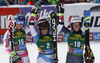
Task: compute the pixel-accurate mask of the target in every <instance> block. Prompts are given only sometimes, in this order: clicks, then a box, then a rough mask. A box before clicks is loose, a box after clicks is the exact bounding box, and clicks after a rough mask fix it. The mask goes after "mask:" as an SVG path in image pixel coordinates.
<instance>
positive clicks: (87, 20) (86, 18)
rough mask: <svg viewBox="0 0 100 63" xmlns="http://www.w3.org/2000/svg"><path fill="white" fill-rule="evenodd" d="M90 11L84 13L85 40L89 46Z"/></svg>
mask: <svg viewBox="0 0 100 63" xmlns="http://www.w3.org/2000/svg"><path fill="white" fill-rule="evenodd" d="M89 24H90V11H89V10H87V11H86V12H85V14H84V27H85V36H86V37H85V40H86V42H85V43H86V46H89V29H90V25H89Z"/></svg>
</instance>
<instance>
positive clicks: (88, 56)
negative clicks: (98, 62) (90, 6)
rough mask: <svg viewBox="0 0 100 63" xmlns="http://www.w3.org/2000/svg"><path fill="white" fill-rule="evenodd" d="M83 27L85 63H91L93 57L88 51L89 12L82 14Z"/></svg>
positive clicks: (89, 50)
mask: <svg viewBox="0 0 100 63" xmlns="http://www.w3.org/2000/svg"><path fill="white" fill-rule="evenodd" d="M84 27H85V54H84V57H85V63H93V62H94V56H93V52H92V50H91V49H90V43H89V30H90V10H87V11H85V12H84Z"/></svg>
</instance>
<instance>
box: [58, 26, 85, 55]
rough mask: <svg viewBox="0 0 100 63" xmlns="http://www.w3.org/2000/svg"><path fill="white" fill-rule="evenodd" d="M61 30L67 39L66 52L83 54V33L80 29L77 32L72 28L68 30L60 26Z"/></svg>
mask: <svg viewBox="0 0 100 63" xmlns="http://www.w3.org/2000/svg"><path fill="white" fill-rule="evenodd" d="M61 30H62V31H63V32H64V33H65V35H66V38H67V39H68V54H70V55H74V56H83V49H84V45H85V34H84V33H83V32H82V31H81V30H80V31H79V32H75V31H73V30H69V29H68V28H66V27H65V26H62V29H61ZM58 33H59V32H58Z"/></svg>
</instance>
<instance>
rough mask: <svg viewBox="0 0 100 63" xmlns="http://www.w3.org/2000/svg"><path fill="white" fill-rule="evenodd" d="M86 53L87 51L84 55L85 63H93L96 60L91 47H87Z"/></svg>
mask: <svg viewBox="0 0 100 63" xmlns="http://www.w3.org/2000/svg"><path fill="white" fill-rule="evenodd" d="M85 51H86V52H85V54H84V57H85V62H86V63H93V62H94V60H95V57H94V56H93V52H92V50H91V49H90V47H89V46H87V47H86V48H85Z"/></svg>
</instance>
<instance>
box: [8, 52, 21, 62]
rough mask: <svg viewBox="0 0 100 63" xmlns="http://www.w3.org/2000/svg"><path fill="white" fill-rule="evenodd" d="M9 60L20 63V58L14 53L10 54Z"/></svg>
mask: <svg viewBox="0 0 100 63" xmlns="http://www.w3.org/2000/svg"><path fill="white" fill-rule="evenodd" d="M11 58H12V59H11ZM10 59H11V60H10V61H11V62H13V63H17V62H19V61H21V57H20V56H19V55H18V54H17V53H15V52H14V51H13V52H11V53H10Z"/></svg>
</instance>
